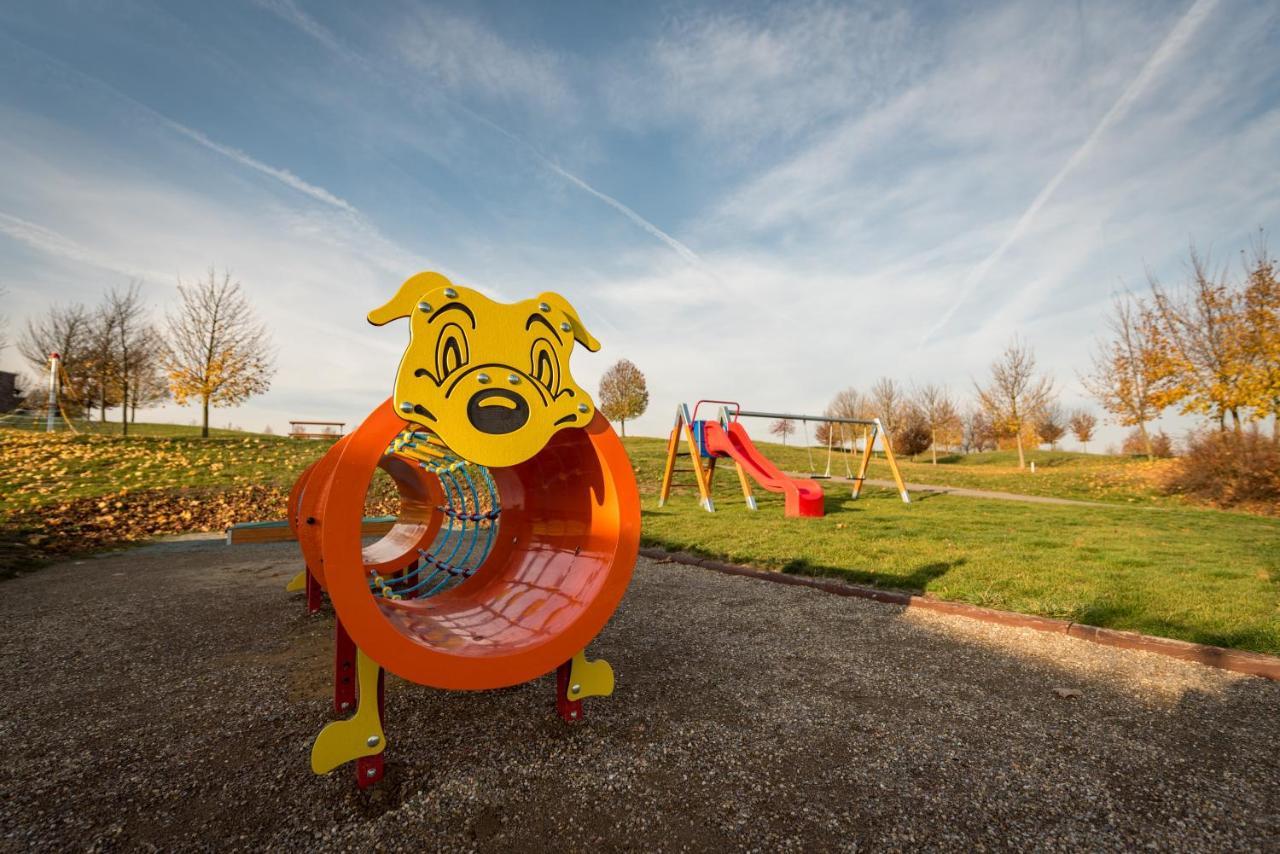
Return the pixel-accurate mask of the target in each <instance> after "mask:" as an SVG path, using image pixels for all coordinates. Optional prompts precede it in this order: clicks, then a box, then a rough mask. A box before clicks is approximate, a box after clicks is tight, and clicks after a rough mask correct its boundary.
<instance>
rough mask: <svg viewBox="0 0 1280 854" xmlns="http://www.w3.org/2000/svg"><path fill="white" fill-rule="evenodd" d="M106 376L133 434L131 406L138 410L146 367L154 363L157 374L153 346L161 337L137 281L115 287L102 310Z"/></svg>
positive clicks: (124, 425) (124, 426)
mask: <svg viewBox="0 0 1280 854" xmlns="http://www.w3.org/2000/svg"><path fill="white" fill-rule="evenodd" d="M100 323H101V324H102V328H103V332H104V333H105V336H106V347H105V348H104V356H105V366H106V375H107V377H108V378H109V380H110V384H111V387H112V392H113V394H114V396H115V398H116V399H118V400H119V401H120V431H121V434H122V435H125V436H128V435H129V407H130V404H131V403H132V404H133V405H134V407H135V409H136V406H137V400H138V397H139V394H140V385H141V374H142V373H143V366H144V365H150V366H151V369H152V374H153V375H154V373H155V368H156V366H157V362H156V360H155V353H154V350H153V348H155V347H156V346H157V345H158V344H159V341H158V338H157V336H156V334H155V333H154V331H153V330H152V328H151V324H150V321H149V320H148V319H147V307H146V304H145V303H144V302H143V299H142V289H141V286H140V285H139V284H138V283H137V282H130V283H129V286H128V287H127V288H124V289H123V290H121V289H117V288H112V289H111V290H110V291H109V292H108V293H107V297H106V302H105V304H104V306H103V310H102V312H101V320H100Z"/></svg>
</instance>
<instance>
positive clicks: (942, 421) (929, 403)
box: [915, 383, 964, 466]
mask: <svg viewBox="0 0 1280 854" xmlns="http://www.w3.org/2000/svg"><path fill="white" fill-rule="evenodd" d="M915 402H916V406H917V407H918V408H919V409H920V412H921V414H923V416H924V421H925V424H927V425H928V428H929V452H930V454H931V456H932V458H933V464H934V465H935V466H936V465H937V464H938V443H939V442H948V443H954V442H955V441H956V440H957V439H959V438H960V435H961V434H962V433H963V431H964V428H963V425H962V423H961V418H960V411H959V410H958V409H957V408H956V404H955V401H954V400H952V399H951V393H950V392H948V391H947V390H946V389H945V388H943V387H942V386H939V385H934V384H933V383H928V384H927V385H924V386H921V387H920V388H919V389H917V390H916V401H915Z"/></svg>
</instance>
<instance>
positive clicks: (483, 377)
mask: <svg viewBox="0 0 1280 854" xmlns="http://www.w3.org/2000/svg"><path fill="white" fill-rule="evenodd" d="M476 382H478V383H480V385H487V384H488V383H489V375H488V374H476Z"/></svg>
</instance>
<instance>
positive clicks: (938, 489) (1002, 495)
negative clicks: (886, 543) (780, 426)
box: [786, 471, 1125, 508]
mask: <svg viewBox="0 0 1280 854" xmlns="http://www.w3.org/2000/svg"><path fill="white" fill-rule="evenodd" d="M786 475H787V476H788V477H795V478H811V477H813V475H812V474H804V473H802V472H790V471H789V472H786ZM823 480H830V481H832V482H833V483H849V484H851V483H853V479H852V478H847V477H840V476H838V475H832V476H831V477H829V478H823ZM864 483H865V484H866V485H867V486H878V487H883V488H885V489H892V490H893V491H895V492H896V491H897V490H898V485H897V484H896V483H894V482H893V481H891V480H879V479H877V478H870V477H869V478H867V479H866V481H864ZM907 492H909V493H916V492H935V493H938V494H941V495H959V496H961V497H962V498H992V499H995V500H997V501H1025V502H1027V503H1028V504H1062V505H1067V506H1072V507H1110V508H1116V507H1123V506H1125V505H1123V504H1108V503H1107V502H1105V501H1080V500H1078V499H1075V498H1055V497H1053V496H1051V495H1023V494H1021V493H1018V492H999V491H997V490H994V489H970V488H969V487H965V486H939V485H937V484H933V483H909V482H908V483H907Z"/></svg>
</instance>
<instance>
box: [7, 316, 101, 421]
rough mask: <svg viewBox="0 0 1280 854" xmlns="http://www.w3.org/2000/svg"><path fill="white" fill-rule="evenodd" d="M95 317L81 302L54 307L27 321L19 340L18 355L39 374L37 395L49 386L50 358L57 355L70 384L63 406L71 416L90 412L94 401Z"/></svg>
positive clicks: (65, 386)
mask: <svg viewBox="0 0 1280 854" xmlns="http://www.w3.org/2000/svg"><path fill="white" fill-rule="evenodd" d="M93 333H94V329H93V318H92V317H91V316H90V314H89V312H88V310H87V309H85V307H84V306H83V305H81V304H79V303H73V304H71V305H65V306H63V305H54V306H52V307H51V308H49V310H48V311H46V312H45V314H44V315H43V316H40V317H36V318H30V319H28V320H27V324H26V328H25V329H24V330H23V332H22V336H21V337H20V338H19V339H18V352H19V353H20V354H21V355H22V358H24V359H26V361H27V364H29V365H30V366H31V368H32V370H33V371H34V372H35V376H36V382H34V383H32V384H31V389H32V391H33V392H35V391H39V390H41V389H44V388H46V387H47V386H48V379H47V378H48V376H49V356H50V355H51V354H53V353H57V354H58V356H59V359H60V361H61V363H62V371H63V373H64V374H65V375H66V381H65V382H64V384H63V387H62V399H63V406H64V408H65V409H66V410H67V412H68V414H71V415H77V414H79V413H81V412H83V411H85V410H86V409H88V408H89V407H90V406H91V404H92V402H93V400H94V397H93V388H94V371H93V370H92V367H93V356H92V354H93V349H94V343H95V342H94V340H93V339H94V336H93Z"/></svg>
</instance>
